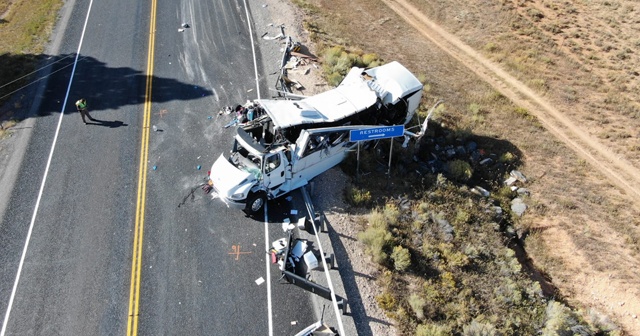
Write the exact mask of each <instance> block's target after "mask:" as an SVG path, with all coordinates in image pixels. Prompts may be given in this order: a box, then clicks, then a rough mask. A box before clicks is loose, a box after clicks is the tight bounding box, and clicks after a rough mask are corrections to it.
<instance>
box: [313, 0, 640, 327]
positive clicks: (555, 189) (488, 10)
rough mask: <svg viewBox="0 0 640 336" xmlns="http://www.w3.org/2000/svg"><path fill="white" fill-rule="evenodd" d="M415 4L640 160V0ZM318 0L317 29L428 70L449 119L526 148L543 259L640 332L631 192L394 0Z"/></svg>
mask: <svg viewBox="0 0 640 336" xmlns="http://www.w3.org/2000/svg"><path fill="white" fill-rule="evenodd" d="M412 4H413V5H414V6H417V7H419V8H420V9H421V12H422V13H424V14H425V15H427V16H428V17H429V18H431V19H433V20H436V21H437V22H438V23H439V24H440V25H442V26H443V27H444V28H445V29H446V30H447V31H449V32H451V33H454V34H455V35H456V36H457V37H458V38H460V39H461V40H463V41H464V42H465V43H467V44H468V45H470V46H472V47H473V48H474V49H476V50H478V51H480V52H482V53H483V54H484V55H485V56H486V57H489V58H490V59H492V60H493V61H494V62H496V63H498V64H500V65H501V66H502V68H503V69H506V70H508V71H509V72H510V73H511V74H512V75H514V76H516V77H517V78H518V79H520V80H521V81H522V82H524V83H526V84H527V85H528V86H529V87H530V88H532V89H534V90H536V91H537V92H538V93H540V94H542V95H543V96H544V97H545V99H547V100H549V101H550V102H551V103H552V104H553V105H554V106H555V107H556V108H558V109H559V110H561V111H562V112H563V113H564V114H565V115H567V116H569V117H570V118H571V120H572V121H573V122H574V123H575V124H576V125H579V127H581V128H582V129H583V130H585V131H587V132H588V133H589V135H591V137H592V138H594V139H598V141H600V142H601V143H603V144H604V145H605V146H607V147H608V148H609V149H610V150H611V151H612V152H614V153H616V154H617V155H619V157H620V158H621V159H624V160H626V161H628V162H630V163H632V164H633V165H634V166H636V167H637V166H640V155H639V152H640V149H639V148H640V133H638V129H640V127H639V126H640V103H639V102H640V86H639V85H640V74H638V71H639V70H638V69H640V53H639V52H638V50H639V48H640V37H639V36H640V19H639V18H640V15H639V14H640V5H639V4H638V3H637V2H634V1H597V2H563V3H558V2H556V1H549V0H544V1H542V0H534V1H519V0H515V1H508V0H504V1H500V2H486V1H480V0H475V1H468V2H464V3H461V2H455V1H440V2H419V3H418V2H412ZM313 8H314V11H313V13H312V18H311V19H310V21H308V22H307V24H306V25H307V26H313V27H314V29H316V31H318V32H321V34H317V35H316V36H317V37H320V38H321V37H325V36H329V38H327V39H325V40H324V41H325V43H327V42H326V41H329V43H328V44H330V43H331V42H335V41H340V44H344V45H347V46H349V48H358V49H361V50H366V51H368V52H376V53H377V54H378V55H380V57H381V58H382V59H385V60H398V61H400V62H401V63H403V64H405V65H407V66H408V67H409V68H410V69H411V70H413V72H414V73H420V74H424V78H425V80H426V82H425V84H426V85H425V86H426V87H427V90H426V96H427V97H426V99H427V100H429V101H431V100H433V99H436V98H442V99H444V100H445V101H446V108H444V110H443V111H441V113H440V114H439V117H438V121H439V122H441V123H445V124H447V125H448V126H450V127H453V128H458V129H460V130H465V131H468V132H471V133H473V134H476V135H482V136H487V137H495V138H500V139H505V140H507V141H509V142H510V143H512V144H513V145H514V146H516V147H517V148H518V149H519V150H521V151H522V158H521V159H522V160H523V161H524V167H522V170H523V171H524V172H525V174H526V175H527V176H528V177H529V178H530V180H531V184H530V185H528V188H529V189H531V191H532V196H531V198H530V199H529V201H528V202H530V203H529V206H530V208H529V210H528V212H527V214H526V215H525V217H523V218H521V219H520V220H518V221H517V223H515V224H516V225H517V226H518V227H519V230H523V231H524V232H526V231H530V232H531V233H532V234H530V235H529V238H527V240H526V246H527V247H528V248H529V252H530V254H531V256H532V257H533V258H534V260H535V262H536V264H537V266H538V267H539V268H540V269H542V270H543V271H544V273H547V274H548V276H549V277H550V278H551V279H552V280H553V283H554V284H555V285H556V286H557V287H558V288H559V289H560V293H561V295H562V296H564V297H565V298H566V299H567V300H568V301H569V302H570V303H571V304H573V305H575V306H577V307H582V308H584V309H585V311H586V310H587V309H597V310H600V311H602V312H604V313H605V314H606V315H609V316H610V317H611V318H612V319H613V320H615V321H616V322H617V323H619V324H621V325H623V326H624V327H625V328H627V330H628V331H629V332H631V333H634V334H635V333H640V328H639V327H638V326H637V324H636V323H635V322H634V320H633V318H632V317H631V315H632V312H633V311H634V309H635V308H637V306H633V307H631V305H632V304H630V303H629V300H633V301H640V300H636V299H638V298H640V293H639V292H638V291H637V288H640V276H638V274H639V273H638V266H637V258H638V251H639V250H640V245H639V244H640V243H639V238H640V227H639V226H640V223H639V221H638V220H637V218H640V213H639V212H638V211H637V210H636V209H634V207H633V206H632V201H631V200H630V197H631V195H625V194H624V193H623V192H621V191H620V190H618V189H617V188H615V187H613V185H612V184H611V183H609V182H608V180H607V179H606V178H605V177H604V176H602V175H600V174H599V173H597V172H595V171H594V169H592V168H591V166H590V164H587V163H585V161H584V160H583V159H582V158H580V157H578V156H577V155H576V154H575V153H574V152H573V151H572V150H570V149H569V148H567V147H566V146H565V145H564V144H563V143H562V142H561V141H560V140H557V139H555V138H554V137H553V135H551V133H549V132H547V131H546V130H545V129H544V127H543V126H542V124H541V123H540V122H539V121H538V120H536V118H535V117H534V116H533V115H532V114H531V113H530V111H527V110H526V109H523V108H522V107H520V106H516V105H514V104H512V103H511V102H510V101H509V100H508V99H506V98H505V97H504V96H503V95H501V94H500V93H499V92H498V91H497V90H496V89H494V88H492V87H490V86H489V85H487V84H485V83H483V82H481V81H480V80H478V78H477V77H476V76H475V75H474V74H473V73H471V72H470V71H469V70H468V69H467V68H465V67H464V66H462V65H461V64H460V63H458V62H457V61H455V60H452V59H451V58H450V57H449V55H447V54H445V53H443V52H442V51H440V50H439V48H438V47H437V46H435V45H433V44H431V43H430V41H428V40H426V39H425V38H424V37H423V36H422V35H420V34H418V33H417V32H416V31H415V30H414V29H413V28H412V27H410V26H409V25H408V24H406V23H405V22H404V21H403V20H402V19H400V18H398V17H397V16H395V15H394V14H393V13H392V12H390V11H389V9H388V7H387V6H386V5H385V4H384V2H382V1H364V0H360V1H352V2H348V3H347V2H342V1H336V0H318V1H314V2H313ZM329 9H330V11H329ZM324 14H326V15H324ZM356 27H357V29H356ZM336 36H339V38H337V37H336ZM558 246H561V247H562V248H558ZM611 260H616V263H615V264H612V263H611ZM598 279H602V280H598ZM616 279H620V280H616ZM605 297H606V298H607V299H604V298H605ZM616 301H618V302H617V304H613V303H615V302H616ZM623 301H626V304H625V305H620V304H619V303H620V302H623ZM634 307H635V308H634ZM636 310H637V309H636ZM636 314H637V313H636Z"/></svg>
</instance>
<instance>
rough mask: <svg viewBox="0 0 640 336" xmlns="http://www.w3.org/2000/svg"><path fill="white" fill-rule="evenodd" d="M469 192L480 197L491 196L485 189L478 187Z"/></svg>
mask: <svg viewBox="0 0 640 336" xmlns="http://www.w3.org/2000/svg"><path fill="white" fill-rule="evenodd" d="M471 192H472V193H474V194H476V195H479V196H482V197H489V196H490V195H491V193H490V192H489V191H488V190H487V189H485V188H483V187H479V186H476V187H473V188H471Z"/></svg>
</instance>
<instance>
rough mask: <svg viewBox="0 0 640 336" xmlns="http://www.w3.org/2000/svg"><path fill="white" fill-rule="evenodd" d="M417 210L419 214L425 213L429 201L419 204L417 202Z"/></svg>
mask: <svg viewBox="0 0 640 336" xmlns="http://www.w3.org/2000/svg"><path fill="white" fill-rule="evenodd" d="M418 211H419V212H420V213H421V214H425V213H427V212H429V203H427V202H420V204H418Z"/></svg>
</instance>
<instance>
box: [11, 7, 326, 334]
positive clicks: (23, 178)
mask: <svg viewBox="0 0 640 336" xmlns="http://www.w3.org/2000/svg"><path fill="white" fill-rule="evenodd" d="M90 4H91V8H90V15H89V17H88V20H87V26H86V27H87V28H86V31H84V35H83V26H84V22H85V18H86V15H87V12H88V11H89V5H90ZM71 5H73V6H72V8H68V9H67V10H69V11H70V12H68V13H69V14H70V15H69V20H68V21H66V20H64V19H63V20H62V22H61V23H60V24H61V27H60V28H59V30H58V34H64V35H63V36H64V37H63V38H62V39H61V43H60V45H59V48H55V50H52V51H51V55H52V58H51V61H52V62H54V61H59V62H57V63H56V66H55V67H54V68H53V70H54V71H53V72H52V75H51V76H50V77H49V81H48V83H47V86H46V90H44V94H43V96H42V97H41V99H42V100H41V105H40V107H39V109H38V115H37V116H36V117H35V118H36V120H35V123H34V125H33V129H32V130H31V132H32V134H31V138H30V141H29V143H28V146H27V150H26V152H25V156H24V161H23V163H22V166H21V167H20V170H19V173H18V178H17V181H16V184H15V188H14V190H13V192H12V193H11V195H10V198H9V203H8V206H7V210H6V212H5V214H4V216H3V218H2V223H1V226H0V267H2V268H1V270H2V273H1V274H0V280H1V281H0V307H2V312H3V313H5V314H3V316H5V322H6V323H5V324H3V327H4V328H6V329H5V331H6V334H7V335H14V334H15V335H23V334H34V335H113V334H123V333H126V332H127V320H128V316H127V315H128V312H129V303H130V301H131V298H130V283H131V278H132V277H131V272H132V265H131V259H132V256H133V241H134V229H135V228H136V221H135V213H136V207H137V205H139V204H138V202H137V201H136V200H137V199H138V194H137V188H138V176H139V171H138V169H139V166H140V163H139V160H140V154H141V146H140V143H141V141H142V140H143V138H142V137H141V134H142V131H143V130H142V120H143V113H144V107H145V103H146V104H150V105H147V106H150V107H151V111H150V112H151V114H150V118H151V119H150V122H151V124H152V125H155V126H156V129H157V131H151V133H150V137H149V143H148V162H147V164H148V167H147V171H146V174H147V175H146V181H147V182H146V183H147V184H146V193H145V195H146V203H145V204H144V214H145V216H144V237H143V244H142V265H141V277H140V279H141V282H140V284H141V286H140V287H141V289H140V296H139V297H137V298H136V299H135V300H136V301H137V302H138V303H139V311H138V316H139V325H138V326H137V328H136V331H137V332H138V333H140V334H144V335H161V334H167V335H184V334H197V335H269V334H273V335H291V334H295V333H296V332H298V331H300V330H301V329H302V328H303V327H304V326H306V325H309V324H311V323H312V322H314V321H316V320H317V316H316V315H315V313H314V311H313V309H312V308H311V299H310V297H309V294H308V293H305V292H303V291H302V290H301V289H299V288H296V287H293V286H291V285H282V284H279V281H278V279H279V276H280V275H279V273H278V272H277V268H276V267H274V266H270V265H269V264H268V263H267V260H266V258H267V255H266V253H265V251H266V246H267V244H270V242H271V241H273V240H276V239H277V238H280V237H282V235H283V234H282V231H281V229H280V224H278V222H277V220H267V222H266V223H265V221H264V219H263V218H258V219H254V218H249V217H246V216H244V213H243V212H241V211H238V210H235V209H228V208H227V207H226V206H225V205H224V204H223V203H222V202H220V201H219V200H216V199H212V197H211V195H205V194H204V193H203V192H202V190H201V189H200V188H199V185H201V184H202V183H203V182H204V178H205V177H206V175H207V170H208V168H209V167H210V165H211V164H212V163H213V161H214V160H215V158H217V156H219V155H220V153H223V152H227V151H228V149H229V145H230V143H231V141H232V134H233V129H231V128H230V129H225V128H223V125H225V124H226V123H227V122H228V121H229V118H228V116H218V114H217V112H218V111H219V110H220V108H222V107H223V106H224V105H231V104H235V103H238V102H244V101H245V100H247V99H255V98H257V94H258V93H260V94H261V95H262V96H266V95H268V90H267V86H268V83H266V82H265V80H264V78H266V77H265V76H264V74H265V73H266V72H268V71H271V70H272V69H270V67H271V65H272V64H273V63H275V62H277V60H275V59H270V57H272V56H274V54H273V52H272V51H269V52H268V51H265V50H261V48H262V47H263V46H261V44H260V43H258V41H256V42H255V44H254V46H255V47H256V48H257V50H256V51H257V52H256V55H257V58H256V59H255V63H254V53H253V51H252V47H251V39H250V31H249V27H250V24H249V22H248V18H247V13H246V10H245V4H244V2H243V1H238V0H236V1H230V0H227V1H220V2H215V3H214V2H207V1H203V0H186V1H180V2H173V1H172V2H162V3H158V4H157V6H158V7H157V11H156V16H155V17H153V16H152V14H151V13H150V11H151V8H152V6H151V2H150V1H136V2H131V1H124V0H115V1H110V2H99V1H95V2H93V3H90V2H89V1H85V0H81V1H76V2H75V3H70V4H69V6H71ZM248 10H249V12H250V16H249V17H250V18H253V17H254V16H259V15H264V13H262V12H260V11H259V10H258V9H256V8H249V9H248ZM63 17H65V16H64V15H63ZM153 18H155V22H156V29H155V30H154V32H153V35H155V48H154V52H153V55H154V57H153V77H152V92H151V97H150V99H149V100H147V99H146V95H145V90H146V83H147V75H146V71H147V60H148V53H147V47H148V42H149V24H150V22H151V19H153ZM262 20H264V18H262ZM252 21H253V19H252ZM182 23H188V24H189V28H186V29H184V31H179V29H180V28H181V24H182ZM254 28H255V27H254ZM253 34H254V38H256V34H257V33H256V32H255V29H254V31H253ZM81 39H82V49H81V50H80V56H79V58H78V63H77V66H76V67H74V66H73V61H74V59H75V58H74V56H75V53H76V51H77V50H78V45H79V43H80V41H81ZM262 55H267V56H266V57H267V58H269V59H264V58H263V56H262ZM254 64H257V66H258V69H257V71H258V75H259V78H261V80H260V81H259V85H260V88H258V87H256V81H255V67H254ZM265 64H266V65H265ZM57 70H60V71H57ZM72 74H73V77H72ZM71 77H72V85H71V87H70V91H69V92H70V93H69V96H68V97H67V96H66V93H67V88H68V86H69V79H70V78H71ZM80 97H84V98H86V99H87V100H88V103H89V110H90V112H91V115H92V116H93V117H94V118H95V119H97V120H98V121H96V122H94V123H92V124H90V125H84V124H83V123H82V121H81V118H80V116H79V115H78V113H77V112H75V111H74V107H73V102H74V101H75V100H76V99H78V98H80ZM65 101H66V105H65V114H64V116H63V117H62V119H60V113H59V111H60V110H61V109H62V108H63V104H64V103H65ZM59 123H60V124H59ZM58 125H59V126H60V127H59V132H58V135H57V138H55V139H56V141H55V150H54V151H53V155H52V157H51V161H50V164H49V165H48V170H47V163H48V158H49V152H50V149H51V144H52V142H53V140H54V137H55V134H56V130H57V127H58ZM198 166H200V169H198ZM154 167H155V169H154ZM45 171H47V178H46V184H45V185H44V189H43V191H42V194H41V200H40V203H39V207H38V211H37V216H36V217H35V220H34V221H33V223H32V216H33V212H34V209H35V207H36V200H37V199H38V195H39V191H40V186H41V182H42V177H43V174H44V172H45ZM269 206H270V207H271V208H273V209H278V210H277V212H278V213H277V215H280V216H281V215H282V214H283V213H286V212H287V211H288V206H289V205H288V204H269ZM272 213H273V212H272ZM276 219H277V218H276ZM270 222H271V223H270ZM31 224H33V225H32V226H31ZM30 227H32V231H30ZM27 240H28V242H29V244H28V249H27V250H26V254H25V255H24V262H23V263H21V256H22V252H23V250H24V246H25V241H27ZM234 252H235V253H234ZM20 265H22V266H20ZM19 267H22V270H21V273H20V278H19V282H18V285H17V287H16V288H15V291H14V288H13V286H14V283H15V279H16V274H17V272H18V268H19ZM260 278H262V279H264V280H266V281H265V282H264V283H261V284H258V283H256V280H258V279H260ZM12 293H13V294H14V296H13V301H11V297H12ZM269 307H271V309H270V308H269ZM9 308H10V310H8V309H9ZM7 311H9V312H10V314H8V315H7V314H6V312H7ZM291 321H297V324H296V325H292V324H291Z"/></svg>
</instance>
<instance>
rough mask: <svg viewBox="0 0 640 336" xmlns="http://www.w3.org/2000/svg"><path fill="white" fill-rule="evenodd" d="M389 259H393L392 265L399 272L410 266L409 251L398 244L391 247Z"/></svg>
mask: <svg viewBox="0 0 640 336" xmlns="http://www.w3.org/2000/svg"><path fill="white" fill-rule="evenodd" d="M391 259H392V260H393V267H394V268H395V269H396V270H398V271H400V272H403V271H405V270H407V269H408V268H409V267H410V266H411V253H410V252H409V250H408V249H406V248H404V247H402V246H400V245H398V246H395V247H394V248H393V252H391Z"/></svg>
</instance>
